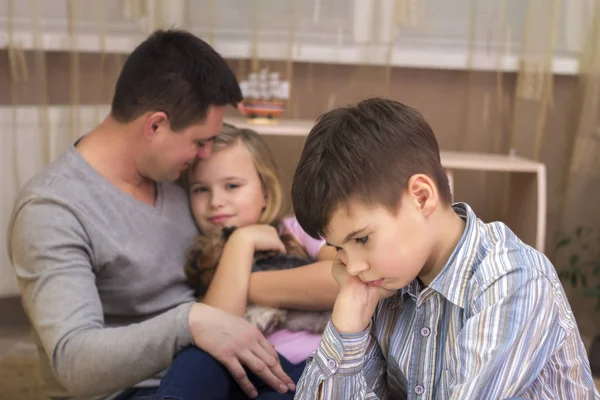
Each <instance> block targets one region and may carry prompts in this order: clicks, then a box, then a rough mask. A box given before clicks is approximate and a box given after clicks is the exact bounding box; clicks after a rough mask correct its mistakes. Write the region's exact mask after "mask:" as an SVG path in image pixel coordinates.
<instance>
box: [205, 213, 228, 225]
mask: <svg viewBox="0 0 600 400" xmlns="http://www.w3.org/2000/svg"><path fill="white" fill-rule="evenodd" d="M229 218H231V215H217V216H215V217H212V218H210V219H209V221H210V222H212V223H213V224H216V225H220V224H222V223H223V222H225V221H227V220H228V219H229Z"/></svg>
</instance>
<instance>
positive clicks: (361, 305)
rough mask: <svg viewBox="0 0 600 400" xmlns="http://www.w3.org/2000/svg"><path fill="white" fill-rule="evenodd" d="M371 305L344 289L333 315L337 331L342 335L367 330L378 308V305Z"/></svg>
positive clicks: (336, 302) (337, 300)
mask: <svg viewBox="0 0 600 400" xmlns="http://www.w3.org/2000/svg"><path fill="white" fill-rule="evenodd" d="M371 303H372V304H369V302H367V301H365V299H363V298H361V296H359V295H356V293H354V292H350V291H346V290H344V289H342V291H340V293H339V295H338V297H337V299H336V301H335V305H334V306H333V312H332V313H331V321H332V322H333V325H334V326H335V328H336V330H337V331H338V332H340V333H358V332H363V331H364V330H365V329H367V327H368V326H369V323H370V322H371V318H372V317H373V313H374V312H375V308H376V307H377V303H373V302H371Z"/></svg>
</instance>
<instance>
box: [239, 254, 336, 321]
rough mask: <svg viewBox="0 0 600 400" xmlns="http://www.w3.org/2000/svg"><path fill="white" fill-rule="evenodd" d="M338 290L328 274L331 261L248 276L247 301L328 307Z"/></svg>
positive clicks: (332, 302) (322, 308)
mask: <svg viewBox="0 0 600 400" xmlns="http://www.w3.org/2000/svg"><path fill="white" fill-rule="evenodd" d="M338 291H339V286H338V284H337V282H336V281H335V280H334V279H333V276H332V275H331V261H322V262H316V263H313V264H310V265H307V266H304V267H299V268H293V269H288V270H281V271H262V272H255V273H253V274H251V275H250V287H249V292H248V296H249V297H248V300H249V302H250V303H252V304H258V305H261V306H265V307H274V308H296V309H302V310H331V309H332V308H333V305H334V302H335V299H336V297H337V294H338Z"/></svg>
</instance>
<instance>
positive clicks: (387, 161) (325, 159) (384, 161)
mask: <svg viewBox="0 0 600 400" xmlns="http://www.w3.org/2000/svg"><path fill="white" fill-rule="evenodd" d="M415 174H425V175H427V176H429V177H430V178H431V179H432V180H433V182H434V183H435V185H436V186H437V188H438V191H439V194H440V197H441V199H442V201H444V202H445V203H447V204H450V203H451V201H452V199H451V195H450V187H449V185H448V177H447V175H446V173H445V172H444V169H443V168H442V165H441V162H440V151H439V147H438V143H437V140H436V138H435V135H434V134H433V131H432V130H431V127H430V126H429V124H428V123H427V122H426V121H425V119H424V118H423V116H422V115H421V114H420V113H419V112H418V111H417V110H415V109H413V108H411V107H408V106H406V105H404V104H402V103H399V102H397V101H393V100H387V99H382V98H372V99H368V100H364V101H362V102H360V103H359V104H358V105H356V106H348V107H343V108H338V109H335V110H332V111H329V112H327V113H325V114H323V115H322V116H321V117H319V119H318V120H317V123H316V125H315V126H314V127H313V128H312V129H311V131H310V133H309V135H308V138H307V139H306V144H305V145H304V149H303V151H302V155H301V157H300V161H299V163H298V166H297V168H296V172H295V174H294V180H293V183H292V202H293V205H294V212H295V214H296V218H297V219H298V222H299V223H300V225H301V226H302V228H303V229H304V230H305V231H306V232H307V233H308V234H309V235H311V236H312V237H315V238H317V237H319V236H324V235H325V231H326V229H327V227H328V225H329V222H330V219H331V216H332V213H333V212H334V211H335V208H336V207H338V206H339V205H341V204H344V203H346V202H347V201H348V200H349V199H350V198H353V199H357V200H360V201H362V202H364V203H365V204H369V205H371V204H379V205H383V206H385V207H387V208H388V209H390V210H392V211H394V210H396V209H397V206H398V204H399V202H400V196H401V195H402V193H403V192H404V191H405V190H406V188H407V185H408V181H409V179H410V177H411V176H413V175H415Z"/></svg>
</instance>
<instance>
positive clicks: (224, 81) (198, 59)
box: [111, 30, 242, 131]
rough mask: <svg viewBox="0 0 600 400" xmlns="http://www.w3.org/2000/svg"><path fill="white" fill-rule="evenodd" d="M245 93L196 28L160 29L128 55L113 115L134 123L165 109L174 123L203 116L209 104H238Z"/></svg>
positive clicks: (183, 123) (199, 119) (183, 124)
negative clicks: (142, 117)
mask: <svg viewBox="0 0 600 400" xmlns="http://www.w3.org/2000/svg"><path fill="white" fill-rule="evenodd" d="M241 100H242V93H241V90H240V87H239V84H238V82H237V79H236V77H235V74H234V73H233V71H232V70H231V69H230V68H229V66H228V65H227V63H226V62H225V60H224V59H223V57H221V56H220V55H219V53H217V52H216V51H215V50H214V49H213V48H212V47H210V46H209V45H208V44H207V43H206V42H204V41H203V40H201V39H200V38H198V37H196V36H194V35H193V34H191V33H189V32H186V31H181V30H158V31H155V32H154V33H152V34H151V35H150V36H149V37H148V38H147V39H146V40H144V41H143V42H142V43H141V44H140V45H139V46H138V47H136V48H135V49H134V50H133V52H132V53H131V54H130V55H129V57H128V58H127V61H126V62H125V64H124V65H123V69H122V70H121V73H120V75H119V79H118V80H117V84H116V87H115V94H114V97H113V101H112V108H111V113H112V116H113V117H114V118H115V119H116V120H117V121H119V122H121V123H128V122H131V121H133V120H134V119H136V118H138V117H139V116H140V115H142V114H144V113H146V112H149V111H162V112H164V113H166V114H167V115H168V117H169V123H170V125H171V129H172V130H174V131H179V130H182V129H185V128H187V127H188V126H190V125H192V124H195V123H199V122H202V121H203V120H204V118H205V117H206V114H207V111H208V108H209V106H211V105H215V106H224V105H228V104H231V105H233V106H234V107H236V106H237V103H239V102H240V101H241Z"/></svg>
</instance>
